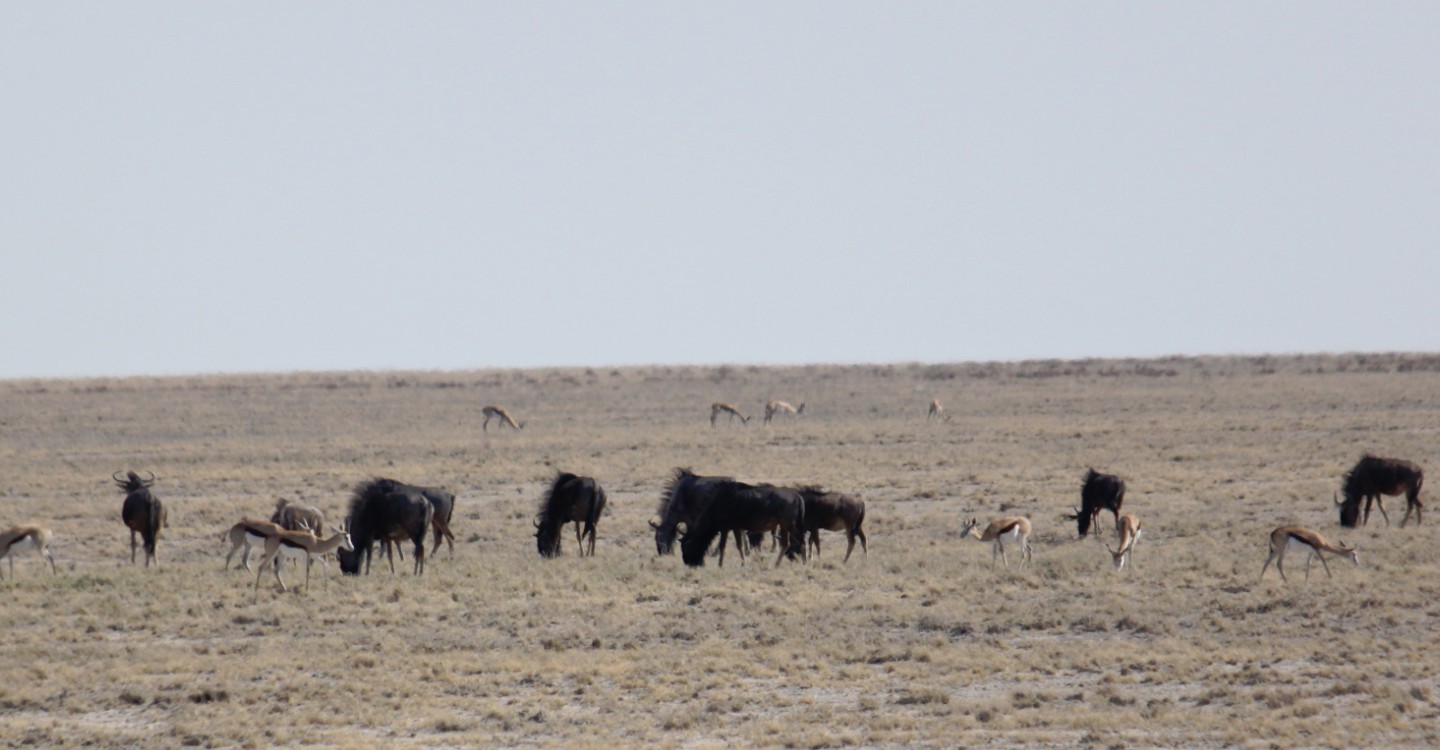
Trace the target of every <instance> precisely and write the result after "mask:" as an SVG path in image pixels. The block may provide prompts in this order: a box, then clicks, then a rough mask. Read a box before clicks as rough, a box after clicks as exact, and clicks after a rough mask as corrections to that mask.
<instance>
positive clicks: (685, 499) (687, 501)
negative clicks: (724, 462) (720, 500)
mask: <svg viewBox="0 0 1440 750" xmlns="http://www.w3.org/2000/svg"><path fill="white" fill-rule="evenodd" d="M733 481H735V480H734V479H732V478H730V477H702V476H699V475H697V474H696V473H695V472H693V471H691V470H689V469H676V470H675V474H674V475H673V476H672V477H671V478H670V482H669V483H668V484H667V485H666V486H665V492H664V493H663V494H661V495H660V505H659V507H658V508H657V509H656V511H655V514H656V515H657V516H659V517H660V522H659V523H656V522H654V521H651V522H650V528H652V529H654V530H655V553H656V554H659V555H668V554H670V553H671V552H673V551H674V550H675V535H676V534H677V533H678V531H679V528H680V524H685V528H686V529H687V530H688V529H690V528H691V527H692V526H694V524H695V520H696V519H697V518H699V517H700V512H701V511H703V510H704V509H705V506H706V505H708V504H709V503H710V501H711V500H712V499H713V498H714V497H715V493H716V491H717V490H718V489H719V488H720V487H721V486H722V485H724V484H725V483H727V482H733Z"/></svg>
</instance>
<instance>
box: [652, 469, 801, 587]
mask: <svg viewBox="0 0 1440 750" xmlns="http://www.w3.org/2000/svg"><path fill="white" fill-rule="evenodd" d="M771 529H779V530H780V539H781V540H782V541H781V550H780V554H779V555H777V556H776V557H775V564H776V565H779V564H780V561H781V560H782V559H784V558H786V557H789V558H790V559H792V560H794V559H797V558H798V559H802V560H803V559H804V558H805V499H804V498H803V497H801V495H800V491H799V490H796V489H792V488H789V487H775V486H772V485H756V486H751V485H748V484H745V483H743V482H733V481H732V482H723V483H721V484H720V485H719V486H718V488H717V490H716V494H715V496H714V497H713V498H712V499H711V501H710V503H709V504H707V505H706V506H705V508H704V510H702V511H701V512H700V517H699V518H697V519H696V520H695V523H694V524H691V525H690V526H689V528H688V529H687V530H686V532H685V536H683V537H681V539H680V555H681V557H682V558H683V559H684V560H685V564H686V565H689V566H691V567H696V566H700V565H704V564H705V551H706V550H708V549H709V548H710V543H711V542H713V541H715V536H716V535H717V534H719V535H723V534H725V532H727V531H730V532H746V531H770V530H771ZM736 544H737V546H738V545H739V534H736ZM742 560H743V558H742ZM720 564H721V565H724V564H725V537H724V536H721V537H720Z"/></svg>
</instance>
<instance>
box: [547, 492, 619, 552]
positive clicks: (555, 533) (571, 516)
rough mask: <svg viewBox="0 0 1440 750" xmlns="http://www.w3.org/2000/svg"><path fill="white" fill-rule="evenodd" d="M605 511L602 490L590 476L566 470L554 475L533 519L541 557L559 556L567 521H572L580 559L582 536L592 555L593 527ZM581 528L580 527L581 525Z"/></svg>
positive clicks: (583, 550) (582, 544)
mask: <svg viewBox="0 0 1440 750" xmlns="http://www.w3.org/2000/svg"><path fill="white" fill-rule="evenodd" d="M604 511H605V489H604V488H603V487H601V486H600V483H599V482H596V481H595V480H594V479H593V478H591V477H582V476H576V475H575V474H571V473H570V472H568V471H562V472H558V473H557V474H556V475H555V481H553V482H551V483H550V489H549V490H548V491H547V492H546V493H545V497H544V498H542V499H541V500H540V512H539V513H538V514H537V515H536V517H535V546H536V547H537V549H538V550H539V552H540V556H541V557H559V556H560V532H561V531H563V530H564V527H565V524H566V523H567V522H569V521H574V522H575V542H576V544H578V545H579V546H580V556H581V557H584V556H585V537H587V536H588V537H589V538H590V556H591V557H594V556H595V525H596V524H597V523H599V522H600V514H601V513H603V512H604ZM582 523H583V524H584V528H583V529H582V528H581V524H582Z"/></svg>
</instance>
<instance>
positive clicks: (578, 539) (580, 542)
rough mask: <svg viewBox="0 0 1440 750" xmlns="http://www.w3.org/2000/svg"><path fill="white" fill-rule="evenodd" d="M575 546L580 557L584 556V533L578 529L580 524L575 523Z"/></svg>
mask: <svg viewBox="0 0 1440 750" xmlns="http://www.w3.org/2000/svg"><path fill="white" fill-rule="evenodd" d="M575 544H576V546H578V547H579V548H580V556H581V557H584V556H585V532H584V531H583V530H582V529H581V528H580V522H579V521H576V522H575Z"/></svg>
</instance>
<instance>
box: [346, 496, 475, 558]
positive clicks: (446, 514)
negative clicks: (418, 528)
mask: <svg viewBox="0 0 1440 750" xmlns="http://www.w3.org/2000/svg"><path fill="white" fill-rule="evenodd" d="M386 481H389V482H394V481H395V480H393V479H389V480H386ZM397 484H398V483H397ZM409 486H410V487H412V488H414V489H416V490H418V491H419V492H420V494H421V495H424V496H425V499H426V500H429V501H430V507H432V508H434V509H435V513H434V514H433V515H431V517H430V531H431V533H433V534H434V535H435V541H434V543H433V546H431V548H430V556H431V557H434V556H435V553H437V552H439V551H440V543H441V542H442V541H443V542H445V544H446V545H447V546H448V547H449V549H450V558H451V559H452V560H453V559H454V558H455V533H454V532H452V531H451V530H450V519H451V518H452V517H453V516H454V515H455V496H454V495H452V494H450V493H449V492H446V491H445V490H442V489H439V488H438V487H420V486H418V485H409ZM407 538H408V536H407V535H406V534H405V533H404V532H403V531H397V532H395V533H393V534H391V536H390V537H389V538H383V539H378V540H376V541H378V542H379V543H380V546H381V551H382V553H383V554H384V555H385V558H386V559H387V560H388V561H389V562H390V572H391V573H394V572H395V559H394V555H399V556H400V559H401V560H404V559H405V553H404V552H403V551H401V550H400V545H399V544H398V542H401V541H404V540H405V539H407ZM392 542H396V543H395V544H392ZM366 563H367V564H366V568H365V572H367V573H368V572H370V568H369V564H368V563H369V560H368V559H367V560H366Z"/></svg>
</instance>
